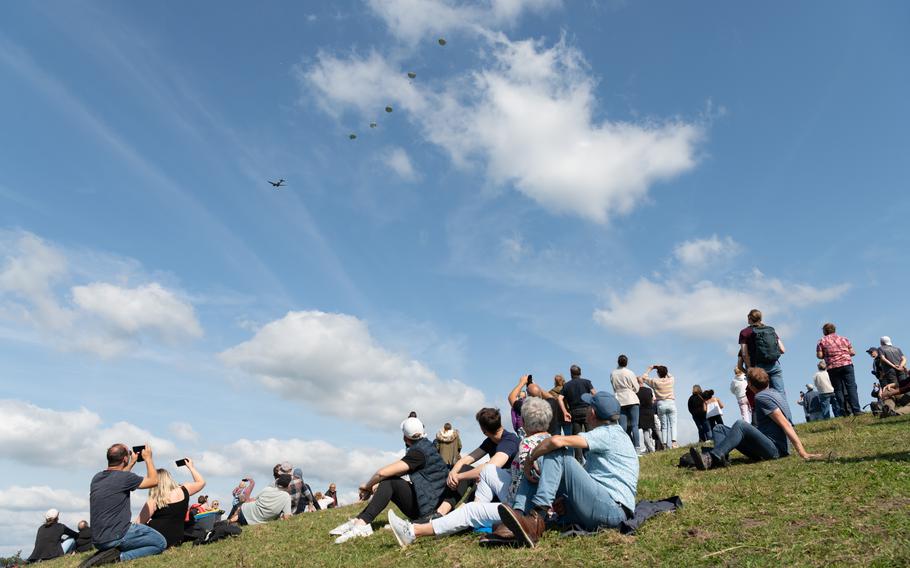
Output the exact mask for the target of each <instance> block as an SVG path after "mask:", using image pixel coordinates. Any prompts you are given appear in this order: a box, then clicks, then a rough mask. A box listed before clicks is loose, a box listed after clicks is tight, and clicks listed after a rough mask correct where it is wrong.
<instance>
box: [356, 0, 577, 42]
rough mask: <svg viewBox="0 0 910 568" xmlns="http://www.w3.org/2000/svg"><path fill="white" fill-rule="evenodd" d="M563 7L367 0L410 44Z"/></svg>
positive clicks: (533, 0)
mask: <svg viewBox="0 0 910 568" xmlns="http://www.w3.org/2000/svg"><path fill="white" fill-rule="evenodd" d="M560 4H561V2H560V0H489V1H487V2H454V1H447V0H367V5H368V6H369V7H370V9H371V10H372V11H373V13H374V14H376V15H377V16H378V17H379V18H381V19H382V20H383V22H385V24H386V26H387V27H388V29H389V32H390V33H391V34H392V35H393V36H395V37H396V38H397V39H399V40H400V41H402V42H404V43H407V44H411V45H413V44H416V43H417V42H419V41H421V40H429V39H430V38H432V39H436V36H440V35H442V36H448V35H449V34H451V33H455V32H459V31H470V32H473V33H482V32H483V31H485V29H486V28H488V27H489V26H496V27H498V26H511V25H513V24H515V23H516V22H517V21H518V19H519V18H520V17H521V16H522V14H523V13H524V12H526V11H532V12H542V11H544V10H547V9H551V8H554V7H556V6H559V5H560Z"/></svg>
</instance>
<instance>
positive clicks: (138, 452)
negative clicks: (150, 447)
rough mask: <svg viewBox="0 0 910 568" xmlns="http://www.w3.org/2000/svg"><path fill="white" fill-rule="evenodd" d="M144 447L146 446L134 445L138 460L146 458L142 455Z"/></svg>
mask: <svg viewBox="0 0 910 568" xmlns="http://www.w3.org/2000/svg"><path fill="white" fill-rule="evenodd" d="M144 449H145V446H133V453H134V454H136V461H137V462H141V461H145V458H143V457H142V450H144Z"/></svg>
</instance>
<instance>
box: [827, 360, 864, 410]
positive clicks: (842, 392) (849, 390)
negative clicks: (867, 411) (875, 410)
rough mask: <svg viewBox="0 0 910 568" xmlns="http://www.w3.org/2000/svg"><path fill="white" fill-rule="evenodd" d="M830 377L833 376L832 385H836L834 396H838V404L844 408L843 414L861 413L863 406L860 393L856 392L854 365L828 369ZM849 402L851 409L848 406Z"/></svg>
mask: <svg viewBox="0 0 910 568" xmlns="http://www.w3.org/2000/svg"><path fill="white" fill-rule="evenodd" d="M828 377H830V378H831V385H832V386H833V387H834V396H835V398H837V403H836V404H837V405H838V406H840V407H841V408H842V409H843V416H846V415H847V414H850V413H851V412H852V413H853V414H861V413H862V408H861V407H860V405H859V395H858V394H857V392H856V374H855V373H854V372H853V365H844V366H843V367H836V368H834V369H828ZM848 404H849V406H850V409H848V408H847V405H848Z"/></svg>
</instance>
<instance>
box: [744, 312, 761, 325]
mask: <svg viewBox="0 0 910 568" xmlns="http://www.w3.org/2000/svg"><path fill="white" fill-rule="evenodd" d="M747 317H748V318H749V323H758V322H760V321H761V310H749V315H748V316H747Z"/></svg>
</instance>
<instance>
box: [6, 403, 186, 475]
mask: <svg viewBox="0 0 910 568" xmlns="http://www.w3.org/2000/svg"><path fill="white" fill-rule="evenodd" d="M0 416H3V420H0V456H2V457H3V458H4V459H9V460H15V461H18V462H21V463H24V464H28V465H35V466H49V467H59V466H73V465H77V466H85V467H92V466H97V467H98V468H99V469H101V468H102V467H103V466H104V464H105V461H104V460H105V458H104V456H105V452H106V451H107V448H108V447H109V446H110V445H111V444H114V443H118V442H121V443H125V444H142V443H145V442H149V443H151V444H152V449H153V450H154V451H155V452H156V453H158V454H159V455H160V454H164V455H174V454H175V453H176V448H175V446H174V444H173V443H172V442H170V441H168V440H165V439H162V438H158V437H156V436H153V435H152V434H151V433H150V432H149V431H147V430H144V429H142V428H140V427H138V426H136V425H134V424H130V423H128V422H117V423H114V424H111V425H109V426H105V425H104V424H103V423H102V420H101V417H100V416H98V415H97V414H95V413H94V412H91V411H89V410H87V409H85V408H81V409H79V410H75V411H66V410H64V411H60V410H52V409H49V408H42V407H39V406H35V405H33V404H29V403H27V402H23V401H20V400H12V399H0Z"/></svg>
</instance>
